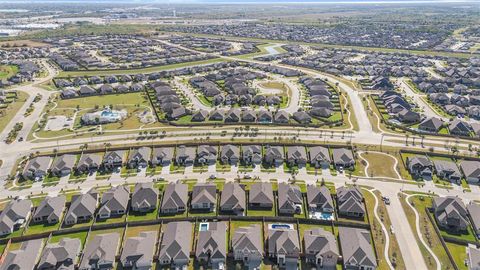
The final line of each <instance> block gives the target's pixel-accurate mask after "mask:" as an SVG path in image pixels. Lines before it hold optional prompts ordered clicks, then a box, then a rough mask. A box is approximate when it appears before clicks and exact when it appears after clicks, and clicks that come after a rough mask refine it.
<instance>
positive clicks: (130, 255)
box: [120, 231, 157, 270]
mask: <svg viewBox="0 0 480 270" xmlns="http://www.w3.org/2000/svg"><path fill="white" fill-rule="evenodd" d="M156 242H157V232H155V231H149V232H141V233H140V234H139V236H137V237H129V238H127V240H126V241H125V244H124V245H123V250H122V255H121V256H120V262H121V264H122V266H123V267H124V268H132V269H138V270H140V269H142V270H149V269H152V261H153V253H154V251H155V243H156Z"/></svg>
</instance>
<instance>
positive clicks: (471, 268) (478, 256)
mask: <svg viewBox="0 0 480 270" xmlns="http://www.w3.org/2000/svg"><path fill="white" fill-rule="evenodd" d="M465 262H466V264H467V266H468V270H480V248H478V247H477V246H475V245H472V244H468V246H467V259H466V261H465Z"/></svg>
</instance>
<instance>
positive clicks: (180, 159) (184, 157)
mask: <svg viewBox="0 0 480 270" xmlns="http://www.w3.org/2000/svg"><path fill="white" fill-rule="evenodd" d="M195 150H196V149H195V147H187V146H184V145H181V146H179V147H177V154H176V157H175V162H176V163H177V165H183V166H191V165H193V162H194V161H195V157H196V151H195Z"/></svg>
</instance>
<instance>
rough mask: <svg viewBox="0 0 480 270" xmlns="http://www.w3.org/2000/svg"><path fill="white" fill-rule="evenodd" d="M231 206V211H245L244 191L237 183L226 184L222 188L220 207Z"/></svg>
mask: <svg viewBox="0 0 480 270" xmlns="http://www.w3.org/2000/svg"><path fill="white" fill-rule="evenodd" d="M225 205H232V209H245V190H244V189H243V187H242V186H240V184H239V183H233V182H228V183H226V184H225V185H224V186H223V190H222V195H221V198H220V207H224V206H225Z"/></svg>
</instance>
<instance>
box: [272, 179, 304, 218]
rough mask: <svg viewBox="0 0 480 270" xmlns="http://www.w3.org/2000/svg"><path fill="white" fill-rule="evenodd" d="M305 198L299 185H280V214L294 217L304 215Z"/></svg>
mask: <svg viewBox="0 0 480 270" xmlns="http://www.w3.org/2000/svg"><path fill="white" fill-rule="evenodd" d="M302 202H303V196H302V192H301V191H300V188H299V187H298V186H297V185H289V184H286V183H280V184H278V213H279V214H283V215H293V214H300V213H302Z"/></svg>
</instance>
